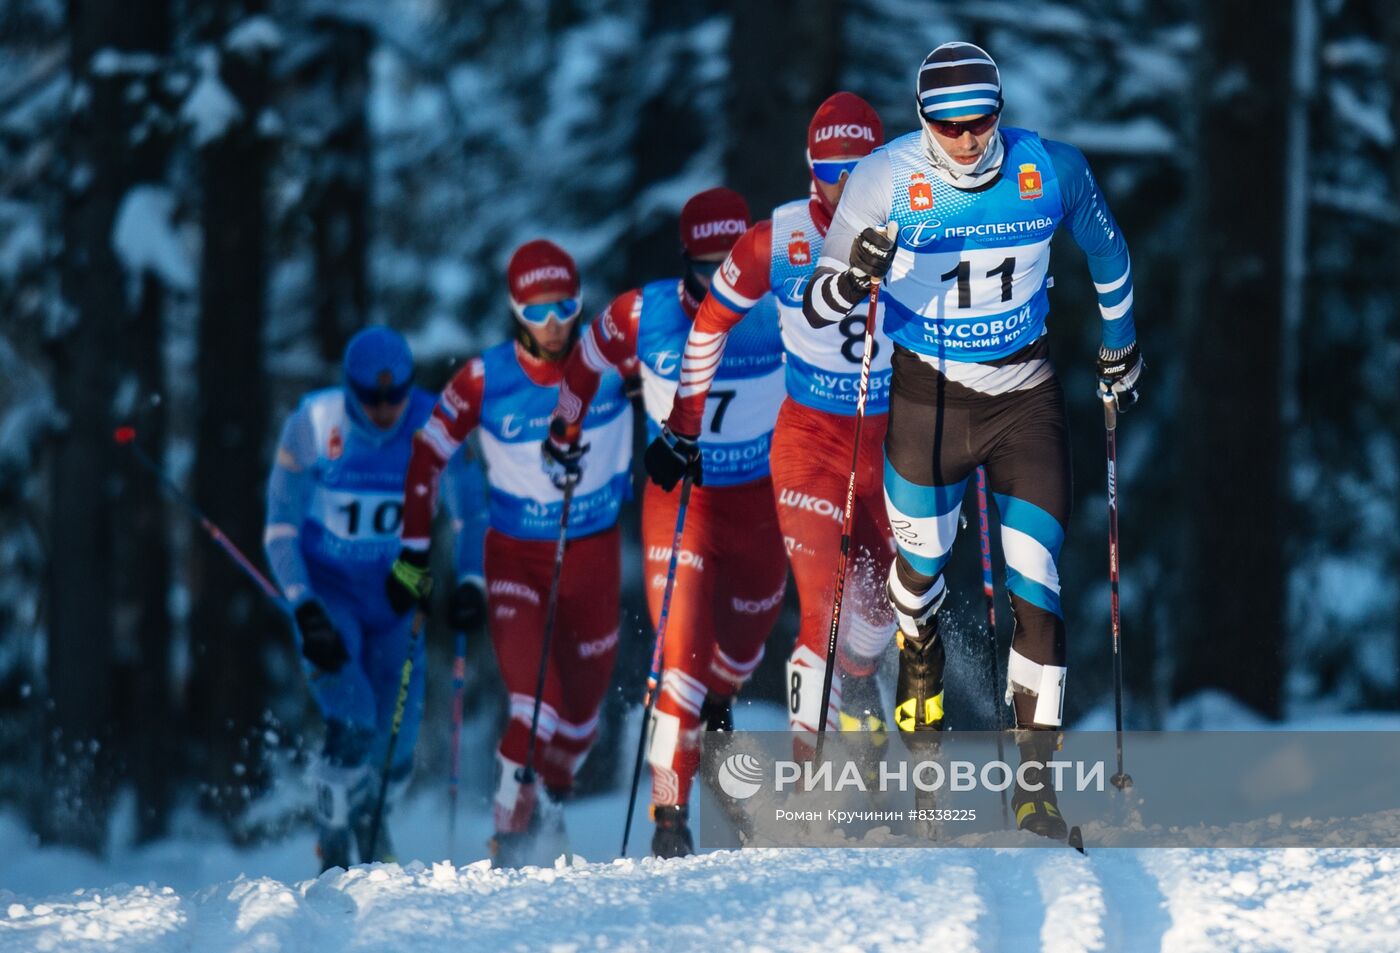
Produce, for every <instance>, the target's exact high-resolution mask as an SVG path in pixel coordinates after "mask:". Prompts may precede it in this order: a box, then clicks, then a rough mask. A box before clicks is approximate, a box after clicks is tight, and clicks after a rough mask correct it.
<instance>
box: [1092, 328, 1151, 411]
mask: <svg viewBox="0 0 1400 953" xmlns="http://www.w3.org/2000/svg"><path fill="white" fill-rule="evenodd" d="M1098 365H1099V399H1100V400H1102V401H1104V402H1105V403H1106V402H1108V401H1109V400H1112V401H1113V405H1114V407H1115V408H1117V410H1118V412H1119V413H1123V412H1124V411H1126V410H1127V409H1128V408H1130V407H1132V406H1133V405H1134V404H1136V403H1137V402H1138V392H1137V382H1138V377H1139V376H1141V374H1142V369H1143V366H1144V365H1143V363H1142V355H1141V354H1139V353H1138V346H1137V342H1136V341H1134V342H1133V343H1132V344H1129V345H1128V346H1127V347H1120V348H1115V349H1113V350H1109V349H1108V348H1106V347H1104V346H1103V345H1100V346H1099V360H1098Z"/></svg>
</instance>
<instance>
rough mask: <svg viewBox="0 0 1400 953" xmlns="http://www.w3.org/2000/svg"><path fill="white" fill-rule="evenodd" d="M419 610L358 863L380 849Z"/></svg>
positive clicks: (418, 632)
mask: <svg viewBox="0 0 1400 953" xmlns="http://www.w3.org/2000/svg"><path fill="white" fill-rule="evenodd" d="M423 617H424V613H423V610H422V609H416V610H414V613H413V628H412V630H410V632H409V636H408V654H407V655H406V656H404V660H403V670H402V674H400V676H399V697H398V699H397V700H396V701H395V702H394V721H393V723H392V724H391V726H390V728H389V750H387V751H385V752H384V770H383V771H381V772H380V777H379V797H378V799H377V800H376V801H375V803H374V816H373V818H371V819H370V825H369V850H368V851H367V854H368V856H365V857H361V858H360V861H361V863H366V864H368V863H371V862H373V860H374V857H375V853H376V852H377V851H378V850H379V831H380V828H381V826H382V825H383V823H384V803H385V801H387V800H388V797H389V772H390V771H392V770H393V768H394V749H395V748H397V747H398V745H399V729H400V728H401V727H403V711H404V708H405V707H406V706H407V705H408V683H409V682H410V681H412V680H413V656H414V653H415V652H416V651H417V649H418V637H419V635H421V634H422V632H423Z"/></svg>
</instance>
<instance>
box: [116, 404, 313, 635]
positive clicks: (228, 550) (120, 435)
mask: <svg viewBox="0 0 1400 953" xmlns="http://www.w3.org/2000/svg"><path fill="white" fill-rule="evenodd" d="M112 439H113V440H115V441H116V442H117V444H119V445H120V446H124V447H127V448H129V449H130V450H131V453H132V455H133V456H135V457H136V461H137V462H138V463H140V464H141V466H143V467H145V468H146V469H147V470H149V471H150V472H151V473H152V474H153V475H154V476H155V478H156V479H157V480H158V481H160V485H161V486H162V487H163V488H164V489H165V492H166V493H167V494H168V495H169V496H170V498H171V499H172V500H174V501H175V502H176V503H179V504H180V505H181V506H182V507H184V509H185V511H186V512H187V513H189V515H190V516H191V517H193V518H194V520H195V522H197V523H198V524H199V526H200V528H201V529H203V530H204V532H205V533H207V534H208V535H209V538H210V539H212V540H213V541H214V542H215V543H216V544H217V545H218V547H219V548H220V549H222V550H223V551H224V553H225V554H226V555H227V556H228V557H229V558H230V559H232V560H233V561H234V563H236V564H237V565H238V568H239V569H241V570H243V574H244V575H245V576H247V577H248V578H249V579H251V580H253V582H254V583H256V584H257V586H258V588H259V589H261V590H262V591H263V595H265V596H267V598H268V599H269V600H271V601H272V604H273V605H275V606H276V607H277V610H278V611H279V612H281V613H282V614H283V615H286V616H290V615H291V614H292V610H291V607H290V606H289V605H287V600H286V599H284V598H283V597H282V593H281V592H280V591H279V590H278V589H277V587H276V586H274V585H273V584H272V582H271V580H269V579H268V578H267V577H266V576H264V575H263V574H262V573H261V572H259V571H258V567H257V566H255V565H253V561H252V560H250V559H249V558H248V557H247V556H245V555H243V552H242V551H241V550H240V549H239V548H238V547H237V546H235V545H234V543H233V540H231V539H229V538H228V537H227V536H225V535H224V531H223V530H221V529H219V527H218V526H216V525H215V524H214V522H213V520H211V519H209V517H207V516H205V515H204V513H203V512H202V511H201V510H200V508H199V507H198V506H196V505H195V503H194V501H193V500H191V499H190V498H189V497H188V496H186V495H185V493H184V492H183V491H182V490H181V489H180V487H179V486H177V485H176V484H175V481H174V480H172V479H171V478H170V475H169V474H168V473H166V472H165V471H164V470H163V469H161V467H160V464H158V463H156V462H155V461H154V460H152V459H151V457H150V455H149V454H147V453H146V451H144V450H142V449H141V447H140V446H139V445H138V444H137V443H136V428H135V427H118V428H117V429H116V430H115V431H114V432H113V434H112Z"/></svg>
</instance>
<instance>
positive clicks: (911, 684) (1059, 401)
mask: <svg viewBox="0 0 1400 953" xmlns="http://www.w3.org/2000/svg"><path fill="white" fill-rule="evenodd" d="M916 94H917V101H918V108H919V122H920V126H921V129H920V130H919V131H916V132H912V133H909V134H907V135H905V136H901V137H900V138H898V139H895V140H894V141H893V142H891V143H889V144H888V145H887V146H885V147H884V148H883V149H880V150H878V151H876V152H875V153H873V154H872V155H870V156H869V157H867V158H866V159H863V160H862V161H861V162H860V164H859V165H857V166H856V169H855V171H854V172H852V173H851V178H850V180H849V181H848V182H847V183H846V190H845V192H843V193H842V196H841V202H840V205H839V206H838V208H837V210H836V215H835V218H834V219H833V221H832V224H831V228H830V230H829V231H828V232H827V240H826V244H825V246H824V250H823V253H822V258H821V260H820V261H819V262H818V264H817V271H816V275H815V277H814V278H813V280H812V281H811V283H810V284H809V285H808V287H807V289H806V292H805V294H804V297H803V312H804V314H805V315H806V316H807V319H808V321H810V322H811V323H812V325H813V326H815V327H825V326H827V325H831V324H834V323H839V322H841V321H843V320H845V319H846V317H847V315H849V314H851V313H853V312H854V311H856V310H857V309H864V308H865V307H866V300H867V298H868V297H869V292H870V287H871V282H872V280H873V279H875V278H879V279H880V280H881V285H880V293H879V303H880V309H881V311H882V313H883V323H884V328H885V331H886V332H887V333H888V334H889V336H890V337H891V339H893V341H894V344H895V347H894V354H893V357H892V368H893V377H892V381H891V394H890V414H889V424H888V429H887V433H886V437H885V494H886V500H887V506H888V510H889V517H890V523H891V525H892V526H893V528H894V533H895V539H896V541H897V543H898V556H897V558H896V559H895V561H894V564H893V566H892V567H891V569H890V574H889V583H888V587H889V598H890V602H891V604H892V605H893V607H894V611H895V616H896V619H897V621H898V624H899V639H898V641H899V644H900V671H899V681H898V687H897V694H896V721H897V723H898V724H899V727H900V729H901V730H902V731H903V732H905V733H906V735H905V737H906V738H907V739H909V738H917V737H918V736H919V735H921V734H923V733H925V732H931V731H937V730H939V729H940V728H941V727H942V722H943V662H944V650H943V643H942V641H941V640H940V639H939V637H938V610H939V607H940V606H941V605H942V603H943V600H944V598H945V596H946V594H947V588H946V584H945V583H944V580H943V576H942V571H943V567H944V564H945V563H946V561H947V559H948V553H949V550H950V549H951V547H952V543H953V537H954V534H955V533H956V531H957V526H958V510H959V505H960V503H961V500H962V496H963V491H964V489H965V487H966V485H967V480H968V476H969V474H971V473H972V472H973V471H974V470H975V469H976V467H977V466H978V465H984V466H985V467H986V470H987V478H988V482H989V484H990V487H991V491H992V494H993V496H994V499H995V500H996V505H997V509H998V511H999V513H1000V516H1001V522H1002V533H1001V539H1002V548H1003V551H1004V553H1005V555H1006V563H1007V572H1006V576H1007V581H1006V586H1007V589H1008V591H1009V593H1010V599H1011V608H1012V613H1013V616H1014V620H1015V626H1014V634H1013V638H1012V644H1011V653H1010V660H1009V662H1008V666H1007V701H1008V704H1012V705H1013V706H1014V709H1015V723H1016V727H1017V729H1018V731H1017V736H1016V737H1017V740H1018V741H1019V742H1021V751H1022V758H1023V760H1027V761H1037V762H1043V761H1044V760H1045V759H1046V757H1047V756H1048V754H1049V751H1050V750H1051V748H1052V747H1053V745H1054V744H1055V740H1056V739H1055V731H1054V729H1058V728H1059V727H1060V724H1061V720H1062V714H1063V707H1064V683H1065V626H1064V619H1063V616H1062V613H1061V609H1060V581H1059V580H1060V571H1059V554H1060V548H1061V545H1062V544H1063V542H1064V535H1065V528H1066V526H1067V525H1068V521H1069V514H1070V455H1069V432H1068V426H1067V422H1066V418H1065V406H1064V395H1063V393H1062V391H1061V388H1060V384H1059V382H1058V380H1057V379H1056V377H1055V374H1054V371H1053V369H1052V367H1051V364H1050V359H1049V348H1048V343H1047V340H1046V337H1045V336H1044V335H1045V319H1046V314H1047V312H1048V311H1049V302H1048V295H1047V290H1048V288H1049V287H1050V280H1049V277H1048V275H1047V269H1048V265H1049V257H1050V238H1051V236H1052V235H1053V233H1054V232H1055V229H1056V228H1057V227H1058V226H1059V225H1060V223H1061V222H1064V223H1066V224H1068V226H1069V229H1070V233H1071V234H1072V235H1073V236H1074V239H1075V241H1076V242H1077V243H1078V244H1079V245H1080V247H1081V248H1083V249H1084V252H1085V253H1086V255H1087V256H1088V261H1089V272H1090V274H1091V275H1092V277H1093V280H1094V285H1095V288H1096V290H1097V292H1098V299H1099V309H1100V312H1101V314H1102V317H1103V337H1102V344H1101V346H1100V348H1099V353H1098V376H1099V379H1100V384H1099V387H1100V396H1101V397H1103V398H1104V399H1107V400H1112V401H1114V402H1115V403H1116V405H1117V406H1118V408H1119V409H1120V410H1126V409H1127V408H1128V407H1130V406H1131V405H1132V404H1133V403H1134V402H1135V401H1136V400H1137V389H1136V388H1137V381H1138V377H1139V375H1140V373H1141V371H1142V359H1141V358H1140V357H1139V355H1138V347H1137V341H1136V333H1135V330H1134V326H1133V282H1132V273H1131V267H1130V265H1129V259H1128V247H1127V244H1126V243H1125V241H1124V239H1123V235H1122V232H1121V231H1119V229H1118V225H1117V224H1116V223H1115V221H1114V219H1113V216H1112V215H1111V214H1110V212H1109V210H1108V206H1107V203H1106V202H1105V201H1104V198H1103V196H1102V195H1101V194H1100V192H1099V188H1098V185H1097V183H1096V182H1095V181H1094V177H1093V175H1092V173H1091V172H1090V171H1089V166H1088V164H1087V163H1086V162H1085V159H1084V156H1083V154H1082V153H1081V152H1080V151H1079V150H1078V149H1076V148H1074V147H1073V146H1070V145H1066V144H1065V143H1061V142H1054V141H1050V140H1043V139H1041V138H1040V137H1039V136H1038V135H1036V134H1035V133H1034V132H1030V131H1028V130H1025V129H1016V128H1010V127H1006V128H1001V127H1000V115H1001V110H1002V104H1003V101H1002V92H1001V76H1000V73H999V71H998V69H997V66H996V63H995V62H994V61H993V60H992V58H991V57H990V56H989V55H988V54H987V53H986V51H985V50H983V49H981V48H980V47H977V46H974V45H972V44H970V43H945V44H943V45H942V46H939V47H938V48H937V49H935V50H933V51H932V52H931V53H929V55H928V56H927V57H926V58H925V59H924V62H923V64H922V66H921V67H920V69H919V73H918V79H917V88H916ZM1047 729H1048V730H1047ZM925 737H928V736H925ZM1030 786H1034V785H1033V784H1032V785H1028V787H1030ZM1015 807H1016V817H1017V822H1018V824H1019V826H1021V827H1023V828H1027V829H1030V830H1033V831H1035V832H1036V833H1041V834H1045V835H1046V836H1051V837H1056V838H1059V839H1063V838H1064V837H1065V835H1066V826H1065V822H1064V820H1063V819H1062V818H1061V817H1060V815H1059V810H1058V808H1057V807H1056V805H1055V801H1054V794H1053V791H1051V790H1050V789H1049V787H1048V786H1046V787H1044V788H1042V790H1040V791H1029V790H1027V789H1024V788H1019V787H1018V789H1017V791H1016V795H1015Z"/></svg>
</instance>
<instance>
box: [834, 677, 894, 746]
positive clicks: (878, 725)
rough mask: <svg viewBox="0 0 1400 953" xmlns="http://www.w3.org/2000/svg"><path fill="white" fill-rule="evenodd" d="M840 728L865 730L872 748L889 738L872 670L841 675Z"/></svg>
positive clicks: (878, 689)
mask: <svg viewBox="0 0 1400 953" xmlns="http://www.w3.org/2000/svg"><path fill="white" fill-rule="evenodd" d="M837 717H838V718H839V719H840V724H841V730H842V731H868V732H870V733H871V735H872V736H873V737H872V738H871V739H870V741H871V743H872V744H873V745H875V747H877V748H883V747H884V746H885V742H886V741H888V739H889V735H888V732H889V725H888V724H887V723H886V722H885V706H884V704H883V703H882V702H881V701H880V685H879V683H878V682H877V681H876V680H875V673H874V672H873V671H872V672H870V674H868V675H850V674H845V675H842V676H841V708H840V711H839V712H838V713H837Z"/></svg>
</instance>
